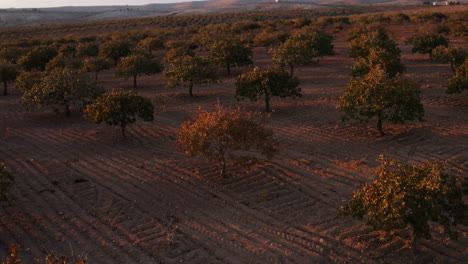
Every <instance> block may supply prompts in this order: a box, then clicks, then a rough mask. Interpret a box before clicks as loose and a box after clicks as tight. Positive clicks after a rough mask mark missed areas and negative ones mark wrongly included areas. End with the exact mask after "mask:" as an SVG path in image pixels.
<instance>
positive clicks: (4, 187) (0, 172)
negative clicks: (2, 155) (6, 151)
mask: <svg viewBox="0 0 468 264" xmlns="http://www.w3.org/2000/svg"><path fill="white" fill-rule="evenodd" d="M14 182H15V181H14V179H13V175H11V173H10V172H9V171H7V168H6V165H5V163H4V162H0V201H7V200H8V193H9V192H10V189H11V187H13V184H14Z"/></svg>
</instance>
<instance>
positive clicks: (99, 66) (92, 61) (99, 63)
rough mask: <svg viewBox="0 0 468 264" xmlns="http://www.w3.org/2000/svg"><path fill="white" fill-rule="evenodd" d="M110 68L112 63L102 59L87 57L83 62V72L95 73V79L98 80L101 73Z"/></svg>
mask: <svg viewBox="0 0 468 264" xmlns="http://www.w3.org/2000/svg"><path fill="white" fill-rule="evenodd" d="M109 68H110V62H109V61H108V60H106V59H103V58H100V57H87V58H85V59H84V60H83V68H82V69H83V70H84V71H86V72H94V73H95V77H94V79H95V80H96V81H97V80H98V74H99V72H101V71H103V70H108V69H109Z"/></svg>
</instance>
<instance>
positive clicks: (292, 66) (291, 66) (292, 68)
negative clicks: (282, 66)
mask: <svg viewBox="0 0 468 264" xmlns="http://www.w3.org/2000/svg"><path fill="white" fill-rule="evenodd" d="M289 68H290V69H291V73H290V74H289V75H290V76H291V78H292V77H293V74H294V65H292V64H289Z"/></svg>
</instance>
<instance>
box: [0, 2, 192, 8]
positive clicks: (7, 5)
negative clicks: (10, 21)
mask: <svg viewBox="0 0 468 264" xmlns="http://www.w3.org/2000/svg"><path fill="white" fill-rule="evenodd" d="M189 1H191V0H0V8H11V7H15V8H30V7H58V6H99V5H145V4H156V3H175V2H189Z"/></svg>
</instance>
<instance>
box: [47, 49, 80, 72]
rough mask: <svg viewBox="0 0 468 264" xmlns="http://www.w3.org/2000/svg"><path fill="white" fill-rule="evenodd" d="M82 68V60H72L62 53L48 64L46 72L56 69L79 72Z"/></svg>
mask: <svg viewBox="0 0 468 264" xmlns="http://www.w3.org/2000/svg"><path fill="white" fill-rule="evenodd" d="M81 66H82V63H81V60H80V59H78V58H72V57H69V56H66V55H64V54H62V53H59V55H57V56H55V58H53V59H51V60H50V61H49V62H47V64H46V67H45V70H46V71H51V70H53V69H56V68H59V69H63V68H69V69H75V70H77V69H79V68H81Z"/></svg>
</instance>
